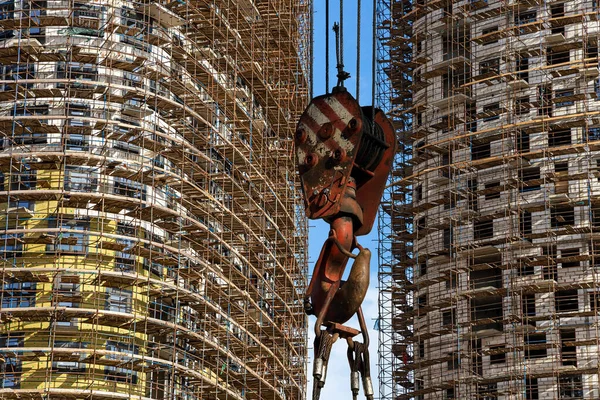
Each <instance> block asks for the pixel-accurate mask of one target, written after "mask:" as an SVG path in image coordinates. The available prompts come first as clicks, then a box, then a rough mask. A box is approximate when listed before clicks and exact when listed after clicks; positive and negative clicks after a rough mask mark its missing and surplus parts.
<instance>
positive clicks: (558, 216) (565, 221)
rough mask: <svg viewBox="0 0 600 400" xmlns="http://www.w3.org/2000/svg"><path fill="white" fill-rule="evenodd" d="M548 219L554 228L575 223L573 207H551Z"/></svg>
mask: <svg viewBox="0 0 600 400" xmlns="http://www.w3.org/2000/svg"><path fill="white" fill-rule="evenodd" d="M550 220H551V224H552V227H554V228H556V227H562V226H569V225H575V210H574V209H573V207H569V208H567V207H565V208H558V207H552V208H551V209H550Z"/></svg>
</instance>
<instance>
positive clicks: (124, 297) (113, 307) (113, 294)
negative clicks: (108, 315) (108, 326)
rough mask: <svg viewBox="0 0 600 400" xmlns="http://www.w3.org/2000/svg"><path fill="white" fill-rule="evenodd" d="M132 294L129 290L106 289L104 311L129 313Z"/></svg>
mask: <svg viewBox="0 0 600 400" xmlns="http://www.w3.org/2000/svg"><path fill="white" fill-rule="evenodd" d="M132 298H133V294H132V292H131V290H125V289H120V288H112V287H108V288H106V309H107V310H108V311H116V312H122V313H130V312H131V302H132Z"/></svg>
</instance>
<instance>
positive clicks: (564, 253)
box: [560, 248, 580, 268]
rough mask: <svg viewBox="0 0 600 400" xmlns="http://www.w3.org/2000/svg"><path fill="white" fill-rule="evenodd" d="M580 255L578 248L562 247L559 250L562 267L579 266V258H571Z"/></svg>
mask: <svg viewBox="0 0 600 400" xmlns="http://www.w3.org/2000/svg"><path fill="white" fill-rule="evenodd" d="M579 255H580V252H579V248H572V249H562V250H561V251H560V264H561V267H562V268H575V267H579V266H580V262H579V260H573V258H576V257H578V256H579Z"/></svg>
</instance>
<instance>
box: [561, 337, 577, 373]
mask: <svg viewBox="0 0 600 400" xmlns="http://www.w3.org/2000/svg"><path fill="white" fill-rule="evenodd" d="M559 333H560V358H561V361H562V365H573V366H575V367H576V366H577V346H575V342H576V341H577V336H576V333H575V329H574V328H562V329H560V330H559Z"/></svg>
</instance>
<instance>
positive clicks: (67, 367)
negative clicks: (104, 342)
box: [52, 340, 88, 373]
mask: <svg viewBox="0 0 600 400" xmlns="http://www.w3.org/2000/svg"><path fill="white" fill-rule="evenodd" d="M54 347H55V348H59V349H85V348H87V347H88V343H82V342H67V341H61V340H55V341H54ZM86 357H87V353H84V352H78V351H76V350H73V351H72V352H68V353H66V352H65V353H63V352H60V353H56V354H55V355H54V360H55V361H53V362H52V369H53V370H55V371H56V372H58V373H74V372H75V373H77V372H85V363H83V362H81V361H82V360H83V359H84V358H86ZM61 358H62V359H63V360H64V361H62V360H61ZM74 358H75V359H77V358H79V361H73V359H74Z"/></svg>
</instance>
